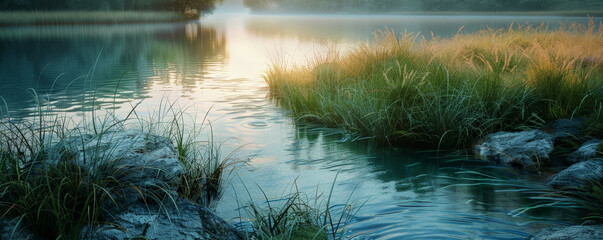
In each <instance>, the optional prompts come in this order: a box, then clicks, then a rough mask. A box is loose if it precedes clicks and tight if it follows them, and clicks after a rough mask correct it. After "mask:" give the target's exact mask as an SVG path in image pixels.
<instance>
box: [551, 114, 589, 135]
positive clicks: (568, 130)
mask: <svg viewBox="0 0 603 240" xmlns="http://www.w3.org/2000/svg"><path fill="white" fill-rule="evenodd" d="M582 122H583V119H582V118H573V119H571V120H570V119H560V120H557V121H554V122H552V123H551V124H550V128H551V130H552V133H551V135H552V136H553V139H557V138H565V137H570V136H577V135H579V134H580V132H581V129H582Z"/></svg>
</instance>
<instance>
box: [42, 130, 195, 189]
mask: <svg viewBox="0 0 603 240" xmlns="http://www.w3.org/2000/svg"><path fill="white" fill-rule="evenodd" d="M53 154H54V156H53ZM65 155H70V156H72V157H70V158H67V159H75V164H77V165H78V166H79V167H81V169H82V170H85V171H90V172H96V171H99V169H102V168H105V167H106V166H112V168H115V169H118V172H116V173H115V174H114V176H116V177H119V181H120V183H122V184H128V185H132V186H136V187H137V188H138V189H134V188H130V189H127V191H126V192H124V193H122V194H125V195H126V196H125V197H124V198H122V200H136V198H137V197H140V193H139V192H138V190H140V191H142V192H143V193H146V192H147V191H153V190H161V191H166V190H167V191H175V190H176V189H175V188H174V185H173V184H171V183H172V181H174V179H177V177H178V176H179V175H180V174H182V173H183V172H184V166H183V164H182V162H181V161H180V160H179V159H178V157H177V152H176V149H175V148H174V146H173V144H172V143H171V141H170V140H169V139H167V138H165V137H160V136H154V135H148V134H145V133H142V132H139V131H134V130H128V131H121V132H107V133H104V134H102V135H90V134H82V135H79V136H75V137H68V138H66V139H64V140H62V141H60V142H58V143H54V145H53V147H52V151H48V153H47V157H46V159H50V160H54V162H52V161H49V162H48V163H45V164H57V163H58V161H64V159H66V158H65V157H64V156H65Z"/></svg>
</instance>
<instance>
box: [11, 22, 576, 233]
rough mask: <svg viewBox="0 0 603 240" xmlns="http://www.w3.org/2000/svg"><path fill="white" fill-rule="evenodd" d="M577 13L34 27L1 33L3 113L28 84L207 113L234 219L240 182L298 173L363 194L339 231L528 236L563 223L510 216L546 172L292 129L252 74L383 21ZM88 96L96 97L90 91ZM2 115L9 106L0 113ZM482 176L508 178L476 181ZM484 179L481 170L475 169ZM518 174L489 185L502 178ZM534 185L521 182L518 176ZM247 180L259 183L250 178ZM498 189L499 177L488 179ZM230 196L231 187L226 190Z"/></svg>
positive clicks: (122, 104) (431, 28)
mask: <svg viewBox="0 0 603 240" xmlns="http://www.w3.org/2000/svg"><path fill="white" fill-rule="evenodd" d="M568 20H570V21H579V22H586V21H587V19H585V18H574V19H567V18H555V17H538V18H532V17H486V16H472V17H447V16H406V17H394V16H314V17H303V16H296V17H291V16H235V15H221V16H214V17H209V18H208V19H204V20H202V21H201V22H189V23H175V24H150V25H147V24H145V25H117V26H109V25H94V26H40V27H10V28H2V29H0V81H1V83H2V84H1V85H0V96H2V97H3V99H4V101H6V105H7V107H8V109H9V110H10V114H11V115H12V116H19V117H28V116H30V115H31V114H32V112H33V111H34V109H33V108H34V106H35V104H34V102H33V101H32V94H31V91H28V89H36V90H37V92H38V93H49V94H50V99H51V102H50V105H51V106H52V107H53V109H54V110H55V111H57V112H64V113H67V114H69V115H72V116H78V115H81V113H82V111H89V110H90V107H87V106H90V104H88V103H89V102H90V101H92V100H94V101H95V103H96V105H100V106H104V107H110V108H112V107H114V106H115V108H116V111H118V112H122V113H125V112H127V111H129V110H130V109H131V105H134V104H136V103H137V102H139V101H140V100H143V101H142V104H141V106H140V107H138V109H139V113H140V114H145V112H151V111H153V110H154V109H156V108H157V106H158V105H159V103H161V102H162V101H164V100H165V99H170V100H171V101H178V103H179V104H180V105H181V106H185V107H187V108H186V111H187V112H188V113H190V114H191V115H200V116H202V115H203V114H204V113H205V112H206V111H208V110H209V109H210V108H212V110H211V111H210V114H209V118H210V119H211V120H212V123H213V128H214V135H215V136H216V137H217V138H218V139H219V140H221V141H226V144H227V147H226V149H228V148H235V147H238V146H243V147H242V149H241V150H240V151H239V152H238V153H237V156H239V157H250V161H249V166H245V167H243V168H241V169H239V171H238V176H236V177H233V178H232V180H231V185H230V186H229V187H227V189H226V192H225V195H224V198H223V199H222V200H221V202H220V203H219V204H218V206H217V212H218V213H219V214H220V215H222V216H223V217H225V218H226V219H229V220H231V221H233V222H237V221H238V217H239V212H238V211H237V200H238V201H241V202H245V201H247V198H246V197H239V199H237V197H236V196H237V195H238V196H246V194H244V193H245V190H244V188H243V185H242V183H241V182H245V183H246V185H247V186H248V187H249V188H250V190H251V194H252V195H253V197H254V198H255V199H256V200H260V199H261V197H260V192H259V191H258V190H257V189H258V187H257V186H260V187H261V188H263V190H264V191H265V192H266V193H267V195H268V196H269V197H270V198H278V197H279V196H281V194H282V192H283V190H284V189H285V188H287V187H289V186H291V183H292V182H293V181H294V179H295V178H297V183H298V186H299V187H300V190H301V191H303V192H307V193H309V194H313V193H314V192H315V190H316V188H317V186H318V187H319V188H320V189H323V190H324V189H328V187H329V185H330V184H331V182H332V181H333V179H334V177H335V176H336V174H337V173H338V172H339V177H338V180H337V183H336V187H335V191H334V198H335V202H337V203H343V202H345V200H346V198H347V196H348V195H349V194H350V193H352V192H353V191H354V190H356V191H355V192H354V195H353V198H354V199H357V200H359V201H367V202H366V205H365V206H364V207H363V208H361V210H360V212H359V214H358V215H357V216H356V217H355V218H354V219H353V223H352V224H351V226H350V228H349V231H348V232H347V233H346V236H347V237H349V238H354V239H400V238H404V239H436V238H437V239H525V238H527V237H528V235H529V233H531V232H533V231H536V230H538V228H539V227H541V226H544V225H551V224H553V225H554V224H563V221H562V220H560V218H561V215H560V213H556V212H544V213H540V214H539V215H537V217H538V218H533V217H528V216H517V217H513V216H511V215H510V214H509V213H510V212H511V211H512V210H514V209H517V208H520V207H524V206H526V205H529V204H530V203H531V200H529V199H528V197H529V196H531V195H530V193H529V191H517V189H526V186H527V187H530V188H533V189H539V188H543V187H544V184H541V183H539V181H542V180H543V179H545V178H546V177H545V176H543V177H539V176H531V175H527V174H525V173H521V172H518V171H516V170H512V169H508V168H504V167H497V166H491V165H488V164H487V163H484V162H481V161H477V160H473V159H472V158H471V157H464V158H463V157H458V156H457V157H451V156H443V155H442V154H440V155H438V154H436V153H426V152H420V151H414V150H410V149H398V150H395V151H394V150H384V149H380V148H377V147H374V146H371V145H370V144H367V143H365V142H362V141H350V139H349V136H348V135H346V134H345V133H342V132H340V131H337V130H333V129H324V128H320V127H316V126H304V125H296V124H294V122H293V121H292V120H291V119H290V118H288V117H287V112H285V111H283V110H282V109H280V108H279V107H277V106H276V105H275V104H274V103H272V102H270V101H268V100H267V98H266V95H267V93H268V88H267V86H266V84H265V83H264V80H263V79H262V73H263V72H264V71H265V69H266V68H267V64H269V63H270V62H272V61H287V62H289V63H303V62H305V61H306V60H307V59H308V58H312V57H313V56H315V54H320V53H322V52H325V51H327V50H329V49H338V50H340V51H345V49H346V48H348V47H349V46H350V45H352V44H354V43H357V42H367V41H371V40H372V39H373V35H372V33H373V32H374V31H375V30H378V29H384V28H385V27H388V28H393V29H396V30H398V31H404V30H406V31H408V32H422V33H426V36H429V37H430V36H431V33H432V32H433V34H434V35H435V36H439V37H450V36H453V35H454V34H456V33H457V32H458V31H459V29H460V28H461V27H463V29H462V31H463V32H465V33H468V32H473V31H476V30H479V29H483V28H485V27H486V26H489V27H495V28H498V27H508V26H509V25H510V24H511V23H529V24H534V25H539V24H541V23H546V24H549V25H550V27H552V28H555V27H557V26H559V24H560V23H563V22H566V21H568ZM90 93H94V95H93V96H94V99H92V98H90V97H88V98H85V97H84V96H85V95H88V96H91V95H90ZM2 111H3V112H6V109H4V108H3V110H2ZM468 171H479V172H484V173H488V174H491V175H492V176H493V177H496V179H493V181H489V182H499V183H504V184H506V185H505V186H496V187H495V186H492V185H488V184H483V183H485V181H483V180H475V179H472V178H475V177H477V176H475V175H471V174H467V173H463V172H468ZM482 178H483V177H482ZM498 178H500V179H515V180H510V181H499V180H500V179H498ZM528 180H529V181H531V182H530V183H527V182H528ZM256 184H257V185H256ZM498 185H501V184H498ZM236 193H238V194H236Z"/></svg>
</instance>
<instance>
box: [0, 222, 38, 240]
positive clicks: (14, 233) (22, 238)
mask: <svg viewBox="0 0 603 240" xmlns="http://www.w3.org/2000/svg"><path fill="white" fill-rule="evenodd" d="M23 224H24V223H23V222H21V223H19V219H18V218H16V219H0V239H12V240H37V239H39V238H38V237H36V236H35V235H34V234H33V233H32V232H31V231H29V230H28V229H26V228H24V227H23Z"/></svg>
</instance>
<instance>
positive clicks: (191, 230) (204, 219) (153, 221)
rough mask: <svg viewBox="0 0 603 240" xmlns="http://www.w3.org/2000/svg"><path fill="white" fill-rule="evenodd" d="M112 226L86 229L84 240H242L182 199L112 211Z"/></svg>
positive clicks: (202, 209) (218, 220) (206, 211)
mask: <svg viewBox="0 0 603 240" xmlns="http://www.w3.org/2000/svg"><path fill="white" fill-rule="evenodd" d="M114 214H115V215H114V216H113V221H112V224H116V225H117V226H119V228H121V229H119V228H116V227H114V226H113V225H105V226H101V227H97V228H94V229H93V230H90V229H85V230H84V231H83V232H82V238H83V239H98V240H121V239H132V238H136V237H141V238H144V239H175V240H185V239H243V238H244V235H243V234H242V233H241V232H240V231H238V230H237V229H235V228H234V227H232V226H231V225H229V224H228V223H227V222H225V221H224V220H222V219H221V218H220V217H218V216H217V215H216V214H215V213H213V212H212V211H211V210H209V209H208V208H206V207H204V206H199V205H195V204H194V203H192V202H190V201H188V200H186V199H182V198H175V200H171V199H170V200H166V201H165V202H164V203H163V204H152V205H147V204H145V203H143V202H139V203H137V204H132V205H130V206H127V207H124V208H122V209H121V211H119V212H115V213H114Z"/></svg>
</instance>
